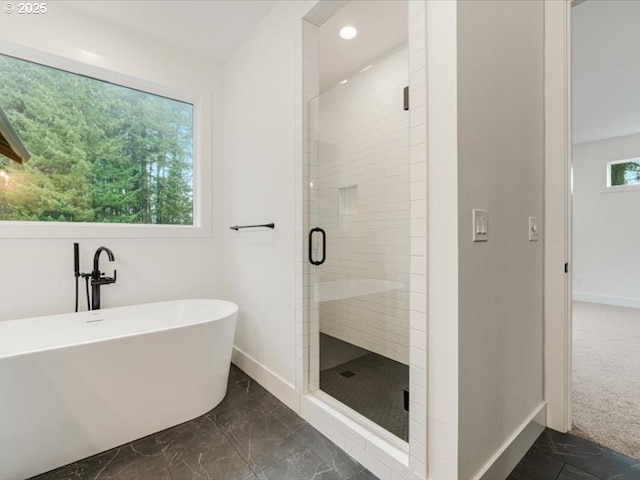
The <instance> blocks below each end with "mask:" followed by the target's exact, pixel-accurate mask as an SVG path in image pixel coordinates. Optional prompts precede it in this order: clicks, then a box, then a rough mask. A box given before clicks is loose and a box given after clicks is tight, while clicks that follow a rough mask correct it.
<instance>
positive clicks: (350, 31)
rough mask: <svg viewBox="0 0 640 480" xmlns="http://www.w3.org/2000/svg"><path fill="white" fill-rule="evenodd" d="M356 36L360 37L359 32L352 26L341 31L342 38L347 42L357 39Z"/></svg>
mask: <svg viewBox="0 0 640 480" xmlns="http://www.w3.org/2000/svg"><path fill="white" fill-rule="evenodd" d="M356 35H358V30H356V29H355V27H352V26H350V25H347V26H346V27H342V29H341V30H340V38H343V39H345V40H351V39H352V38H355V37H356Z"/></svg>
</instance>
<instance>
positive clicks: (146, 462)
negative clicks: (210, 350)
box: [2, 365, 376, 480]
mask: <svg viewBox="0 0 640 480" xmlns="http://www.w3.org/2000/svg"><path fill="white" fill-rule="evenodd" d="M96 478H99V480H195V479H203V478H204V479H218V480H311V479H315V480H356V479H357V480H360V479H367V480H376V477H375V476H374V475H373V474H372V473H371V472H369V471H368V470H367V469H365V468H364V467H363V466H362V465H360V464H359V463H358V462H357V461H355V460H354V459H353V458H351V457H350V456H349V455H347V454H346V453H345V452H344V451H342V450H341V449H340V448H338V447H337V446H336V445H335V444H333V443H332V442H331V441H330V440H329V439H328V438H326V437H325V436H323V435H322V434H321V433H320V432H318V431H317V430H316V429H314V428H313V427H312V426H311V425H309V424H308V423H307V422H305V421H304V420H303V419H302V418H300V417H299V416H298V415H296V414H295V413H294V412H293V411H292V410H290V409H289V408H288V407H286V406H285V405H284V404H283V403H282V402H280V401H279V400H278V399H277V398H275V397H274V396H273V395H271V394H270V393H269V392H267V391H266V390H265V389H264V388H262V387H261V386H260V385H259V384H258V383H256V382H254V381H253V379H252V378H251V377H249V376H247V375H246V374H245V373H244V372H243V371H242V370H240V369H239V368H237V367H235V366H234V365H231V372H230V375H229V386H228V389H227V396H226V397H225V399H224V400H223V401H222V402H221V403H220V405H218V406H217V407H216V408H214V409H213V410H211V411H210V412H208V413H207V414H205V415H202V416H201V417H198V418H196V419H194V420H191V421H190V422H186V423H183V424H180V425H177V426H175V427H172V428H168V429H166V430H163V431H161V432H158V433H156V434H153V435H149V436H148V437H144V438H141V439H139V440H135V441H133V442H131V443H128V444H126V445H122V446H120V447H118V448H114V449H111V450H108V451H106V452H102V453H99V454H98V455H94V456H93V457H89V458H85V459H83V460H80V461H78V462H75V463H73V464H71V465H67V466H64V467H61V468H58V469H56V470H52V471H50V472H48V473H44V474H42V475H38V476H36V477H32V479H31V480H94V479H96ZM2 480H4V479H2Z"/></svg>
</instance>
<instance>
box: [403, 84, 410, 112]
mask: <svg viewBox="0 0 640 480" xmlns="http://www.w3.org/2000/svg"><path fill="white" fill-rule="evenodd" d="M402 93H403V107H404V109H405V110H409V87H404V90H403V92H402Z"/></svg>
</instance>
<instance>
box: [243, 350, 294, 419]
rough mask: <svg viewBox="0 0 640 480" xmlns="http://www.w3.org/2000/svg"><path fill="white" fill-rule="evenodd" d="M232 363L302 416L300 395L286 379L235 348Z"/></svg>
mask: <svg viewBox="0 0 640 480" xmlns="http://www.w3.org/2000/svg"><path fill="white" fill-rule="evenodd" d="M231 361H232V362H233V363H234V364H235V365H236V366H237V367H238V368H239V369H240V370H242V371H243V372H245V373H246V374H247V375H249V376H250V377H251V378H253V379H254V380H255V381H256V382H258V383H259V384H260V385H262V386H263V387H264V388H265V389H267V390H268V391H269V392H270V393H271V394H272V395H274V396H275V397H276V398H277V399H278V400H280V401H281V402H282V403H284V404H285V405H286V406H287V407H289V408H290V409H291V410H293V411H294V412H296V413H297V414H300V394H299V393H298V392H296V388H295V387H294V386H293V385H291V384H290V383H289V382H287V381H286V380H285V379H284V378H282V377H281V376H279V375H278V374H276V373H274V372H272V371H271V370H269V369H268V368H267V367H265V366H264V365H262V364H261V363H259V362H258V361H257V360H256V359H255V358H253V357H252V356H250V355H248V354H247V353H245V352H243V351H242V350H240V349H239V348H238V347H235V346H234V347H233V352H232V353H231Z"/></svg>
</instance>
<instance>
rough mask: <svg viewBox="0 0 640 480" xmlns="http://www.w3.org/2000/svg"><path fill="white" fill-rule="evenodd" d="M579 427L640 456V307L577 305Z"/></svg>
mask: <svg viewBox="0 0 640 480" xmlns="http://www.w3.org/2000/svg"><path fill="white" fill-rule="evenodd" d="M572 405H573V430H572V433H575V434H576V435H579V436H581V437H583V438H587V439H589V440H592V441H594V442H596V443H599V444H601V445H604V446H606V447H609V448H611V449H613V450H617V451H619V452H622V453H625V454H627V455H630V456H632V457H635V458H640V309H635V308H625V307H613V306H609V305H599V304H595V303H585V302H574V304H573V399H572Z"/></svg>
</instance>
